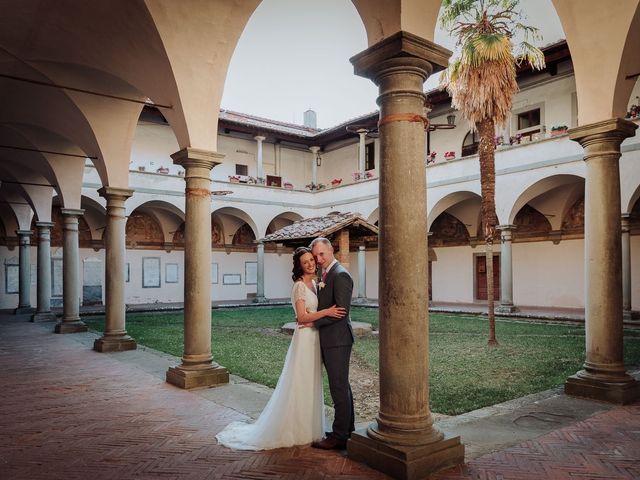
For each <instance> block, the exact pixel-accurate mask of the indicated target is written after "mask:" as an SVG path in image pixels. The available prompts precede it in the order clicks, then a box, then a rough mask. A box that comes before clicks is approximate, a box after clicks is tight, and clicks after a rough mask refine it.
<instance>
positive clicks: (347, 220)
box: [259, 212, 378, 247]
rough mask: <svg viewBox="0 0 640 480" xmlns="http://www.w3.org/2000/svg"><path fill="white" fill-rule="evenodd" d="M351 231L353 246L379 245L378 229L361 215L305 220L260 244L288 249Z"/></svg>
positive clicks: (265, 238)
mask: <svg viewBox="0 0 640 480" xmlns="http://www.w3.org/2000/svg"><path fill="white" fill-rule="evenodd" d="M345 228H346V229H348V230H349V235H350V239H351V241H352V242H351V243H352V244H356V245H357V244H362V243H369V244H377V242H378V227H377V226H375V225H373V224H372V223H369V222H367V221H366V220H365V219H364V218H362V217H361V216H360V214H359V213H351V212H349V213H330V214H329V215H325V216H323V217H314V218H305V219H303V220H298V221H297V222H294V223H292V224H291V225H287V226H286V227H283V228H281V229H280V230H277V231H275V232H273V233H270V234H269V235H267V236H265V237H264V238H262V239H260V240H259V241H260V242H263V243H269V242H275V243H282V244H284V245H286V246H288V247H298V246H301V245H308V244H309V243H310V242H311V240H313V239H314V238H317V237H326V238H328V239H333V238H334V237H335V234H336V233H338V232H339V231H341V230H343V229H345Z"/></svg>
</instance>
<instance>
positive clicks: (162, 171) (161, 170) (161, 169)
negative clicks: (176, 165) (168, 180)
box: [156, 165, 169, 175]
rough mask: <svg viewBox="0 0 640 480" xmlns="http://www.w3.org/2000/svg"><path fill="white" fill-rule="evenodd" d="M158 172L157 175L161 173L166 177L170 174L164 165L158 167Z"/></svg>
mask: <svg viewBox="0 0 640 480" xmlns="http://www.w3.org/2000/svg"><path fill="white" fill-rule="evenodd" d="M156 172H157V173H161V174H162V175H166V174H168V173H169V169H168V168H167V167H165V166H164V165H161V166H160V167H158V169H157V170H156Z"/></svg>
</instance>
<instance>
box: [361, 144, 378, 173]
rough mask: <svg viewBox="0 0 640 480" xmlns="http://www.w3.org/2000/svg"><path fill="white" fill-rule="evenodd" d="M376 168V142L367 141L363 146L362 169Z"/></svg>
mask: <svg viewBox="0 0 640 480" xmlns="http://www.w3.org/2000/svg"><path fill="white" fill-rule="evenodd" d="M375 168H376V144H375V143H374V142H371V143H367V144H366V145H365V147H364V169H365V170H374V169H375Z"/></svg>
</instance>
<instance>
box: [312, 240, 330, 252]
mask: <svg viewBox="0 0 640 480" xmlns="http://www.w3.org/2000/svg"><path fill="white" fill-rule="evenodd" d="M319 243H324V244H325V245H327V246H328V247H329V248H331V250H333V245H331V241H330V240H329V239H328V238H325V237H318V238H314V239H313V240H312V241H311V243H310V244H309V248H310V249H311V250H313V247H314V246H315V245H317V244H319Z"/></svg>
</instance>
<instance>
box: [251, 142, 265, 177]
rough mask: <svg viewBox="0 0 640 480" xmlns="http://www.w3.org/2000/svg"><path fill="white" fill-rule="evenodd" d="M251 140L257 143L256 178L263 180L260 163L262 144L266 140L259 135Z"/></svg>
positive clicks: (261, 162)
mask: <svg viewBox="0 0 640 480" xmlns="http://www.w3.org/2000/svg"><path fill="white" fill-rule="evenodd" d="M253 139H254V140H255V141H256V142H257V143H258V145H257V147H258V148H257V150H258V151H257V153H256V176H257V177H258V178H264V168H263V161H262V142H264V141H265V140H266V137H263V136H261V135H256V136H255V137H253Z"/></svg>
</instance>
